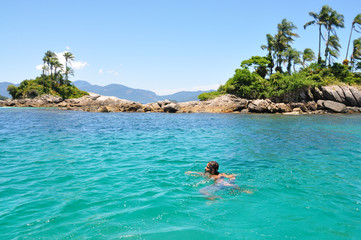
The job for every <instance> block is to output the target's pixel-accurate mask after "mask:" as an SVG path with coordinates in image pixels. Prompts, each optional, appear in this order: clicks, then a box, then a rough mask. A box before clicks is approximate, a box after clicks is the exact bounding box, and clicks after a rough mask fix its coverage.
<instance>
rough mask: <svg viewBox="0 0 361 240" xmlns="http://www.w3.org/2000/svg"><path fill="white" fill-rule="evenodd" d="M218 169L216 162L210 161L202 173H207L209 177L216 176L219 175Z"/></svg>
mask: <svg viewBox="0 0 361 240" xmlns="http://www.w3.org/2000/svg"><path fill="white" fill-rule="evenodd" d="M218 168H219V165H218V163H217V162H216V161H210V162H209V163H208V164H207V166H206V168H205V169H204V172H205V173H209V174H211V175H218V174H219V172H218Z"/></svg>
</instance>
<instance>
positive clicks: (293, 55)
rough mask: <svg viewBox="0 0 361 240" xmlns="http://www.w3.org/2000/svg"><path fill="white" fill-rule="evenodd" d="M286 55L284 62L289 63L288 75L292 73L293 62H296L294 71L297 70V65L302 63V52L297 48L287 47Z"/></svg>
mask: <svg viewBox="0 0 361 240" xmlns="http://www.w3.org/2000/svg"><path fill="white" fill-rule="evenodd" d="M284 55H285V60H284V62H285V63H287V72H288V75H291V67H292V63H293V64H294V66H293V67H294V68H293V70H294V71H296V69H295V65H296V64H298V63H300V53H299V52H298V51H297V50H296V49H294V48H291V47H289V48H287V51H286V52H285V54H284Z"/></svg>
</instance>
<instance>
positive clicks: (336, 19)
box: [325, 8, 345, 65]
mask: <svg viewBox="0 0 361 240" xmlns="http://www.w3.org/2000/svg"><path fill="white" fill-rule="evenodd" d="M325 21H326V30H327V41H326V49H325V62H326V65H327V57H328V54H329V53H330V50H329V47H330V43H331V41H330V40H329V38H330V37H331V33H332V34H333V35H335V36H336V37H337V33H336V29H335V28H339V27H341V28H344V27H345V26H344V18H343V15H342V14H339V13H338V12H336V11H334V10H332V8H330V12H329V14H328V16H327V18H326V20H325Z"/></svg>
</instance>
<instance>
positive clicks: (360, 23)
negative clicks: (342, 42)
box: [345, 13, 361, 62]
mask: <svg viewBox="0 0 361 240" xmlns="http://www.w3.org/2000/svg"><path fill="white" fill-rule="evenodd" d="M357 28H358V29H357ZM353 30H355V31H356V32H358V33H360V32H361V13H360V14H357V16H356V17H355V18H354V19H353V22H352V26H351V32H350V38H349V39H348V44H347V51H346V58H345V60H346V61H345V62H348V61H347V56H348V49H349V47H350V42H351V36H352V31H353Z"/></svg>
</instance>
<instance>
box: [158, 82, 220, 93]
mask: <svg viewBox="0 0 361 240" xmlns="http://www.w3.org/2000/svg"><path fill="white" fill-rule="evenodd" d="M219 86H220V84H212V85H204V86H195V87H191V88H173V89H156V90H153V91H154V92H155V93H156V94H157V95H169V94H173V93H176V92H181V91H208V90H217V89H218V87H219Z"/></svg>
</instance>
